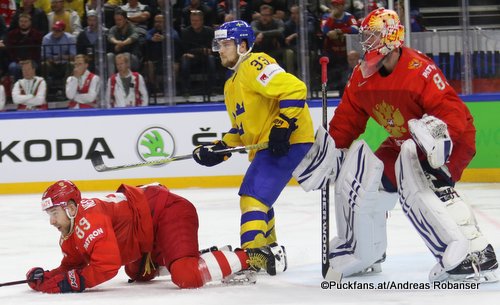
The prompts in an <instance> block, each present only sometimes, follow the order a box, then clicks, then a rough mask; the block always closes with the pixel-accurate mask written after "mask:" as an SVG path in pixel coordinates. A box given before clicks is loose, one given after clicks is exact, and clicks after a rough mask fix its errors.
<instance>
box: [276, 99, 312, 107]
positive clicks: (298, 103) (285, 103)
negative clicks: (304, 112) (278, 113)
mask: <svg viewBox="0 0 500 305" xmlns="http://www.w3.org/2000/svg"><path fill="white" fill-rule="evenodd" d="M305 104H306V101H305V100H281V101H280V108H281V109H283V108H289V107H299V108H304V105H305Z"/></svg>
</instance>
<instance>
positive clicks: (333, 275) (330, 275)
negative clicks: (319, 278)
mask: <svg viewBox="0 0 500 305" xmlns="http://www.w3.org/2000/svg"><path fill="white" fill-rule="evenodd" d="M342 276H343V275H342V273H341V272H337V271H335V270H333V268H331V267H330V268H328V270H327V271H326V274H325V275H324V276H323V278H324V279H325V281H332V282H335V283H341V282H342Z"/></svg>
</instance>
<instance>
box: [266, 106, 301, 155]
mask: <svg viewBox="0 0 500 305" xmlns="http://www.w3.org/2000/svg"><path fill="white" fill-rule="evenodd" d="M295 121H296V119H289V118H288V117H286V116H285V115H283V114H280V115H279V116H278V117H277V118H276V119H274V121H273V128H271V133H270V134H269V150H270V151H271V153H272V154H273V155H275V156H278V157H279V156H284V155H286V154H288V150H290V136H291V135H292V132H293V131H294V130H295V129H297V125H295Z"/></svg>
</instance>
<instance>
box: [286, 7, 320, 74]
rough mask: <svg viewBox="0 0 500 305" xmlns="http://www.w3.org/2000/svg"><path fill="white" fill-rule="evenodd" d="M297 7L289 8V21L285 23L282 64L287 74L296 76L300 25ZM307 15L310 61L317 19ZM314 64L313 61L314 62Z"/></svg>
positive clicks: (314, 54) (312, 57)
mask: <svg viewBox="0 0 500 305" xmlns="http://www.w3.org/2000/svg"><path fill="white" fill-rule="evenodd" d="M299 13H300V11H299V6H298V5H296V4H294V5H292V6H291V7H290V19H289V20H287V21H286V22H285V31H284V37H285V39H284V42H285V44H284V48H285V50H284V59H283V63H284V65H285V67H286V69H287V72H288V73H292V74H295V75H296V65H297V52H298V48H297V46H298V43H299V25H300V15H299ZM306 14H307V30H308V43H309V50H310V52H309V57H310V59H311V60H312V59H315V58H316V57H315V56H316V52H315V51H317V49H316V48H314V46H316V42H315V40H316V35H315V34H316V33H315V29H316V28H317V19H316V17H315V16H314V15H313V14H312V13H311V12H309V11H307V12H306ZM314 62H315V61H314Z"/></svg>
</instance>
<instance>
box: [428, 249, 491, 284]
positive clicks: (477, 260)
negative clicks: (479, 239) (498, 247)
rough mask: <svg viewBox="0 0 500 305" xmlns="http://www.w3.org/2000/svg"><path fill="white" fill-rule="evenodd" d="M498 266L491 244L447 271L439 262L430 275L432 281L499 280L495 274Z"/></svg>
mask: <svg viewBox="0 0 500 305" xmlns="http://www.w3.org/2000/svg"><path fill="white" fill-rule="evenodd" d="M497 268H498V262H497V259H496V255H495V251H494V250H493V247H492V246H491V245H490V244H489V245H488V246H487V247H486V248H485V249H483V250H482V251H476V252H472V253H470V254H468V255H467V257H466V258H465V259H464V260H463V261H462V262H461V263H460V264H459V265H458V266H456V267H455V268H453V269H451V270H449V271H445V270H444V269H443V268H442V267H441V265H440V264H437V265H436V266H435V267H434V268H433V269H432V270H431V274H430V276H429V279H430V281H452V282H479V283H485V282H497V281H498V277H497V276H496V274H495V271H496V269H497Z"/></svg>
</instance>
